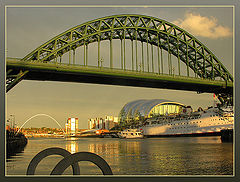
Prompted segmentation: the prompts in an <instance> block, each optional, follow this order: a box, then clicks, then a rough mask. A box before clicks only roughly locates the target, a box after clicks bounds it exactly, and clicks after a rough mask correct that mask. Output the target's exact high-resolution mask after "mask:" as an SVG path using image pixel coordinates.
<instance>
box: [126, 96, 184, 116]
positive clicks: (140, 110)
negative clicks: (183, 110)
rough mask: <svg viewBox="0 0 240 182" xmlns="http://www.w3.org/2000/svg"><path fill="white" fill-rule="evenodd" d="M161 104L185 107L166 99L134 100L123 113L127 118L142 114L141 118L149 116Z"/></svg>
mask: <svg viewBox="0 0 240 182" xmlns="http://www.w3.org/2000/svg"><path fill="white" fill-rule="evenodd" d="M160 104H174V105H181V106H185V105H184V104H181V103H177V102H173V101H170V100H165V99H151V100H145V99H141V100H134V101H132V102H128V103H127V104H125V105H124V106H123V108H122V110H121V113H122V114H123V115H125V116H130V117H131V116H132V117H133V116H134V115H135V114H140V115H141V116H147V115H148V114H149V112H150V111H151V109H152V108H153V107H155V106H157V105H160Z"/></svg>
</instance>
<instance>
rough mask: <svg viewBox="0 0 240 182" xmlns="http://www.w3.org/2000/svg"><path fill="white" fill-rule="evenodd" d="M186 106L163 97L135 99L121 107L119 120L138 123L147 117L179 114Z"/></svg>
mask: <svg viewBox="0 0 240 182" xmlns="http://www.w3.org/2000/svg"><path fill="white" fill-rule="evenodd" d="M185 107H186V106H185V105H184V104H180V103H177V102H173V101H169V100H163V99H152V100H135V101H132V102H129V103H127V104H125V105H124V107H123V108H122V109H121V111H120V113H119V122H120V125H126V124H128V125H131V124H137V123H139V122H141V121H143V120H144V119H146V118H151V117H156V116H160V115H173V114H178V113H180V112H182V110H183V108H185Z"/></svg>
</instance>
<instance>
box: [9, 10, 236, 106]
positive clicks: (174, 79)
mask: <svg viewBox="0 0 240 182" xmlns="http://www.w3.org/2000/svg"><path fill="white" fill-rule="evenodd" d="M103 55H107V56H108V57H107V59H106V58H105V59H103ZM93 56H95V57H93ZM6 65H7V71H6V73H7V75H6V86H7V89H6V90H7V92H8V91H9V90H11V89H12V88H13V87H14V86H15V85H16V84H18V83H19V82H20V81H21V80H23V79H26V80H41V81H44V80H48V81H64V82H83V83H99V84H110V85H124V86H138V87H151V88H166V89H175V90H188V91H196V92H198V93H203V92H207V93H215V94H216V96H217V97H218V99H219V100H220V102H221V103H222V104H231V105H232V103H233V76H232V75H231V74H230V73H229V71H228V70H227V69H226V68H225V66H224V65H223V64H222V63H221V62H220V60H218V58H217V57H216V56H215V55H214V54H213V53H212V52H211V51H210V50H209V49H208V48H207V47H206V46H205V45H203V44H202V43H201V42H200V41H199V40H198V39H196V38H195V37H194V36H193V35H191V34H190V33H188V32H187V31H185V30H183V29H181V28H179V27H178V26H176V25H174V24H172V23H170V22H167V21H165V20H162V19H159V18H155V17H150V16H145V15H132V14H126V15H114V16H108V17H103V18H99V19H95V20H92V21H89V22H86V23H83V24H80V25H78V26H76V27H73V28H71V29H69V30H67V31H65V32H63V33H61V34H60V35H58V36H56V37H54V38H52V39H51V40H49V41H47V42H46V43H44V44H42V45H41V46H39V47H38V48H36V49H35V50H33V51H32V52H31V53H29V54H28V55H26V56H25V57H24V58H21V59H18V58H7V60H6Z"/></svg>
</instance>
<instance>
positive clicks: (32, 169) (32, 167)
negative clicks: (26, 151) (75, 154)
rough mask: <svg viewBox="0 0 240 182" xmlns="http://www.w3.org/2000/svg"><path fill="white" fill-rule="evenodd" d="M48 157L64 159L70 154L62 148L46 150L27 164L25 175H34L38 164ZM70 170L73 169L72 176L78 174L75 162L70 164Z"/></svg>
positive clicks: (78, 170)
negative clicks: (61, 157) (58, 156)
mask: <svg viewBox="0 0 240 182" xmlns="http://www.w3.org/2000/svg"><path fill="white" fill-rule="evenodd" d="M49 155H61V156H63V157H64V159H65V158H66V157H68V156H71V153H70V152H68V151H67V150H65V149H62V148H58V147H53V148H47V149H45V150H43V151H41V152H39V153H38V154H37V155H36V156H35V157H34V158H33V159H32V160H31V162H30V163H29V165H28V168H27V175H34V174H35V170H36V167H37V165H38V164H39V162H40V161H41V160H42V159H43V158H45V157H47V156H49ZM71 165H72V169H73V174H74V175H78V174H80V169H79V166H78V163H77V162H73V163H72V164H71Z"/></svg>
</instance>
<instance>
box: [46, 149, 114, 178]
mask: <svg viewBox="0 0 240 182" xmlns="http://www.w3.org/2000/svg"><path fill="white" fill-rule="evenodd" d="M79 161H90V162H92V163H94V164H96V165H97V166H98V167H99V168H100V169H101V171H102V173H103V175H112V174H113V173H112V170H111V168H110V166H109V165H108V163H107V162H106V161H105V160H104V159H103V158H102V157H100V156H98V155H97V154H94V153H91V152H77V153H75V154H71V155H69V156H67V157H65V158H64V159H62V160H61V161H60V162H59V163H58V164H57V165H56V166H55V168H54V169H53V170H52V172H51V175H61V174H62V173H63V172H64V171H65V170H66V169H67V168H68V166H70V165H73V164H74V163H76V162H79Z"/></svg>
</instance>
